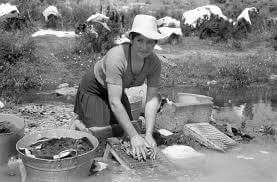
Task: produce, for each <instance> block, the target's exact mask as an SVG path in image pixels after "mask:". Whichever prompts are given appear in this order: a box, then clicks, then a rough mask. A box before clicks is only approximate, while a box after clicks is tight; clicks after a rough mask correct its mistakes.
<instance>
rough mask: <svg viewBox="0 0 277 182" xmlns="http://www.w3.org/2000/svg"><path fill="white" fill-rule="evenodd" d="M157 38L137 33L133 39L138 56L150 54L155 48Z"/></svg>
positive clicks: (133, 45) (133, 46)
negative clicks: (153, 38)
mask: <svg viewBox="0 0 277 182" xmlns="http://www.w3.org/2000/svg"><path fill="white" fill-rule="evenodd" d="M155 44H156V40H152V39H148V38H146V37H144V36H143V35H137V36H135V38H134V39H133V40H132V48H133V50H134V52H136V53H137V55H138V56H140V57H142V58H145V57H147V56H149V55H150V54H151V53H152V52H153V49H154V46H155Z"/></svg>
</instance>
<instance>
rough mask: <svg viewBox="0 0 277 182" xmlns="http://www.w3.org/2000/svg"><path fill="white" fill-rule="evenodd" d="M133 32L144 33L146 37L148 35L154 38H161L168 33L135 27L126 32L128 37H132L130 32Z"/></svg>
mask: <svg viewBox="0 0 277 182" xmlns="http://www.w3.org/2000/svg"><path fill="white" fill-rule="evenodd" d="M133 32H134V33H139V34H141V35H143V36H144V37H146V38H148V39H152V40H161V39H164V38H165V37H166V36H167V35H163V34H161V33H159V32H156V31H145V30H139V29H134V30H130V31H128V32H127V33H126V34H127V36H128V38H130V34H131V33H133Z"/></svg>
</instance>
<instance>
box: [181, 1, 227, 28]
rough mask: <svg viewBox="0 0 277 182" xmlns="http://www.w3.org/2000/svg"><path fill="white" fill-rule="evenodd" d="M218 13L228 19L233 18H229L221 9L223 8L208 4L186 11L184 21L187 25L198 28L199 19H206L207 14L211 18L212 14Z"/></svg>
mask: <svg viewBox="0 0 277 182" xmlns="http://www.w3.org/2000/svg"><path fill="white" fill-rule="evenodd" d="M212 14H213V15H218V16H219V17H221V18H223V19H224V20H227V21H232V20H231V19H229V18H227V17H226V16H225V15H224V14H223V13H222V11H221V9H220V8H219V7H218V6H216V5H206V6H201V7H198V8H195V9H193V10H188V11H186V12H184V14H183V16H182V21H183V22H184V24H185V25H189V26H192V27H193V28H196V24H197V21H198V20H199V19H204V17H205V16H207V17H208V18H210V16H211V15H212Z"/></svg>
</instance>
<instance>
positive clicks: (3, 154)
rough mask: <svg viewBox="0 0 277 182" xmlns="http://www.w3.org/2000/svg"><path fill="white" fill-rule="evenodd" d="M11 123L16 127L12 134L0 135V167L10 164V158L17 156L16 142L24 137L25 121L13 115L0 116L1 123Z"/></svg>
mask: <svg viewBox="0 0 277 182" xmlns="http://www.w3.org/2000/svg"><path fill="white" fill-rule="evenodd" d="M3 121H6V122H9V123H11V124H13V125H14V126H15V131H14V132H12V133H2V134H0V165H4V164H6V163H7V162H8V160H9V158H10V157H12V156H14V155H16V154H17V152H16V147H15V146H16V142H17V141H18V140H19V139H20V138H21V137H22V136H23V135H24V127H25V123H24V119H22V118H20V117H18V116H16V115H12V114H0V122H3Z"/></svg>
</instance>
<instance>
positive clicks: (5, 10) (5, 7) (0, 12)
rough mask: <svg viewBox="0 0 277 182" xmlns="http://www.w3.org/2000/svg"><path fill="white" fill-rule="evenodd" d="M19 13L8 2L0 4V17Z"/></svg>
mask: <svg viewBox="0 0 277 182" xmlns="http://www.w3.org/2000/svg"><path fill="white" fill-rule="evenodd" d="M18 14H19V11H18V9H17V7H16V6H14V5H11V4H10V3H6V4H1V5H0V17H2V16H5V17H6V16H7V17H13V16H16V15H18Z"/></svg>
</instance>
